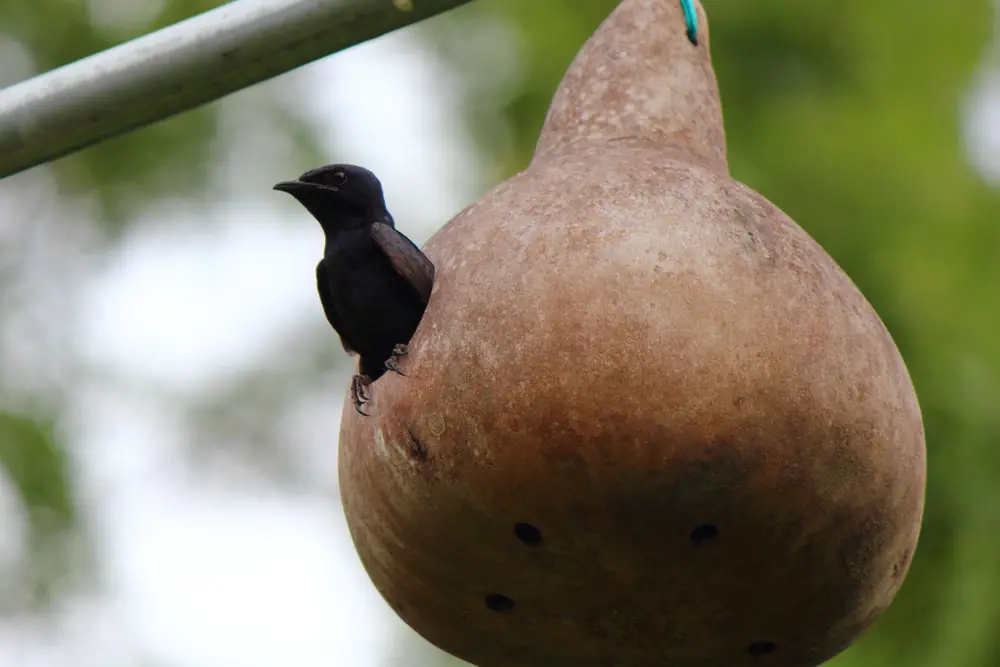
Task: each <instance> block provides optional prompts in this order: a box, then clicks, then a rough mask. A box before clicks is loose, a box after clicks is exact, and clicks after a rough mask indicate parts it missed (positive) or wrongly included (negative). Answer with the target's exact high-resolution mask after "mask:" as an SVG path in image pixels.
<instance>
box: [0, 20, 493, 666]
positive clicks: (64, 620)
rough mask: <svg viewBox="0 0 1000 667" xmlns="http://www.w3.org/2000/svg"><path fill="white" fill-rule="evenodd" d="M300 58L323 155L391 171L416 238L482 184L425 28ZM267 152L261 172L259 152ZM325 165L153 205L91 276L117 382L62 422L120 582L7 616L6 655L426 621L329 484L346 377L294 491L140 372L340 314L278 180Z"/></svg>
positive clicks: (224, 369) (104, 559)
mask: <svg viewBox="0 0 1000 667" xmlns="http://www.w3.org/2000/svg"><path fill="white" fill-rule="evenodd" d="M289 76H292V77H298V78H299V79H300V80H299V81H297V82H296V83H298V84H299V85H300V89H302V88H304V87H306V86H308V88H309V90H310V91H311V92H310V94H309V95H308V96H303V98H302V102H303V103H304V104H307V105H308V110H307V111H308V113H309V114H310V115H311V116H312V117H313V118H314V119H315V120H316V121H317V123H316V124H317V126H318V127H320V128H321V130H325V131H324V132H323V134H322V135H321V136H323V135H325V136H324V139H323V141H324V144H325V146H326V147H327V149H326V150H324V151H323V153H324V155H329V157H330V161H349V162H356V163H360V164H364V165H365V166H368V167H370V168H372V169H373V170H374V171H375V172H376V173H377V174H379V176H380V178H381V179H382V181H383V184H384V186H385V189H386V193H387V200H388V204H389V207H390V210H393V211H396V212H397V222H398V224H399V225H400V227H401V228H402V229H403V230H404V231H405V232H406V233H407V234H408V235H409V236H411V238H413V239H414V240H415V241H417V242H418V243H422V242H423V241H424V240H425V239H426V238H427V237H428V236H429V235H430V234H431V233H432V232H433V231H434V229H436V228H437V227H438V226H440V225H441V224H443V223H444V222H445V221H447V220H448V219H449V218H450V217H451V216H452V215H454V213H456V212H457V211H458V210H460V209H461V208H462V207H463V206H464V205H465V204H467V203H469V200H470V199H471V197H472V196H473V195H472V194H471V193H470V192H468V191H462V188H461V187H460V185H461V184H462V183H469V182H471V180H470V179H474V176H475V174H476V173H477V164H476V162H475V159H474V157H473V155H472V153H471V151H470V150H468V149H467V148H466V147H464V146H462V145H461V144H460V143H459V142H458V140H457V139H456V138H455V136H454V135H455V133H454V127H455V126H456V125H458V124H460V122H461V121H460V119H459V118H458V117H457V116H456V114H455V108H454V107H453V106H452V105H451V104H450V103H449V100H451V99H453V97H452V96H451V93H450V89H449V88H448V87H447V85H446V84H447V81H448V77H447V75H446V72H443V71H441V70H440V68H439V67H438V65H437V64H436V63H435V62H434V61H433V60H432V59H431V58H430V57H429V56H428V55H426V54H425V53H424V52H423V51H422V50H421V47H420V44H419V42H417V41H416V40H415V38H414V37H413V35H412V34H408V33H407V32H401V33H395V34H393V35H390V36H387V37H386V38H383V39H380V40H377V41H376V42H371V43H368V44H365V45H362V46H360V47H357V48H354V49H351V50H349V51H347V52H344V53H342V54H339V55H337V56H335V57H332V58H328V59H326V60H324V61H322V62H319V63H316V64H313V65H310V66H308V67H306V68H304V69H303V70H300V71H299V72H296V73H294V74H291V75H289ZM265 85H266V84H265ZM334 131H335V132H336V143H335V142H334V137H333V134H334ZM334 145H336V146H337V148H338V149H339V150H338V151H337V154H336V155H334V153H333V150H334ZM255 161H256V162H258V164H257V165H255V166H254V167H253V168H252V169H250V170H248V171H249V173H251V174H261V173H265V172H266V169H261V166H260V164H259V162H260V158H259V157H258V159H257V160H255ZM313 166H315V165H300V167H301V169H299V170H298V171H295V172H294V173H288V174H278V175H274V174H270V176H272V177H273V180H268V181H266V182H261V184H260V188H259V190H260V196H259V197H258V198H256V199H251V200H247V199H245V198H242V199H241V200H239V201H224V202H220V203H219V204H218V206H217V208H216V209H215V210H209V211H205V210H204V209H201V208H192V209H191V210H176V208H175V210H172V211H171V212H170V215H169V217H163V216H164V214H163V211H156V212H152V213H150V214H149V215H150V219H149V220H146V221H145V223H146V224H143V225H139V226H137V228H136V229H137V231H136V232H135V233H134V234H132V235H131V236H130V237H128V238H126V239H125V240H124V242H123V244H122V245H121V247H120V248H119V249H117V250H116V251H115V253H114V254H113V258H112V261H111V262H109V263H108V265H107V267H106V270H104V271H102V272H100V273H98V274H97V275H94V276H91V279H90V282H89V284H87V285H86V286H85V288H84V290H83V291H84V298H83V300H82V301H81V302H80V303H78V304H77V307H78V308H79V311H78V313H77V318H76V319H77V321H78V323H79V330H78V331H77V332H76V333H75V335H74V336H72V338H73V339H75V340H77V341H79V344H80V346H81V349H80V350H79V352H80V354H81V356H82V358H83V359H84V361H85V363H87V364H89V365H90V366H91V367H94V368H100V369H102V370H104V371H110V373H109V375H110V376H111V377H114V378H116V383H115V384H111V383H110V382H108V383H104V384H102V383H95V384H94V385H93V386H90V387H87V388H85V389H84V390H82V391H80V392H79V393H78V394H77V397H76V399H77V404H76V405H75V406H74V407H73V410H71V412H72V417H71V420H70V421H71V424H72V428H71V429H68V430H69V431H70V432H71V433H73V434H74V436H75V437H76V439H77V442H76V443H74V451H75V452H76V453H77V455H78V462H79V464H80V466H81V470H80V474H81V477H82V479H81V480H80V483H81V488H82V495H83V497H84V502H85V504H86V506H87V511H88V512H89V516H90V518H91V520H92V523H93V526H94V531H95V533H96V539H97V550H98V562H99V564H100V567H101V573H100V574H101V576H102V577H103V579H104V581H105V582H106V584H107V586H106V589H107V590H104V591H100V592H99V594H98V595H96V596H93V597H84V598H80V599H74V600H71V601H69V602H68V603H66V604H65V605H63V606H62V607H61V608H60V610H59V612H58V614H57V615H56V617H55V620H54V621H50V622H42V621H39V620H37V619H25V620H18V621H11V620H9V619H4V620H3V621H2V622H0V665H4V666H6V665H11V666H14V665H17V666H18V667H91V666H93V667H117V666H118V665H122V666H124V665H129V666H132V665H139V664H152V665H163V666H165V667H288V666H294V667H319V666H324V667H328V666H331V665H344V666H350V667H369V666H371V667H375V666H378V665H383V666H384V665H385V660H386V658H387V656H388V655H389V653H390V652H391V650H392V646H391V644H392V642H393V641H396V640H398V639H399V638H400V637H406V636H407V635H408V634H410V635H411V640H412V633H411V632H410V631H409V630H408V628H406V626H405V625H403V624H402V622H401V621H399V620H398V619H397V618H396V617H395V615H394V614H392V612H391V610H390V609H389V608H388V606H387V605H385V603H384V602H383V601H382V599H381V598H380V597H379V595H378V593H377V592H376V591H375V590H374V588H373V587H372V585H371V584H370V582H369V581H368V579H367V577H366V575H365V574H364V571H363V570H362V568H361V565H360V562H359V561H358V558H357V556H356V554H355V552H354V549H353V547H352V545H351V542H350V537H349V536H348V534H347V530H346V525H345V523H344V518H343V515H342V512H341V508H340V505H339V499H338V498H337V495H336V441H337V433H338V431H339V413H340V404H341V403H340V401H341V396H339V395H333V396H327V397H324V400H323V401H319V400H315V401H312V403H311V404H307V405H305V406H303V409H302V410H299V411H298V414H297V415H293V416H292V418H291V419H292V421H293V422H295V423H292V424H290V425H289V429H288V430H289V434H290V435H289V438H290V440H293V442H289V447H291V448H292V449H293V450H294V451H295V455H296V456H297V457H299V458H301V461H302V465H303V466H305V467H308V468H309V469H310V472H311V474H312V475H313V476H314V477H319V478H320V480H319V481H320V482H324V481H325V482H326V485H325V486H326V491H325V492H322V493H321V492H305V493H301V494H298V495H296V494H294V493H288V492H277V491H269V490H266V489H265V488H262V487H260V486H254V485H246V486H245V487H242V488H241V487H240V486H239V485H238V484H232V483H220V482H219V481H218V480H213V479H212V478H207V479H206V478H205V477H204V476H202V475H198V474H195V472H196V471H192V470H190V465H191V464H190V461H189V460H187V459H186V457H185V455H184V453H183V452H182V451H178V450H179V449H180V448H179V447H178V446H177V443H178V442H181V441H184V439H185V438H186V437H187V434H186V433H185V432H184V428H185V427H184V421H183V415H182V414H175V413H171V411H170V410H169V408H167V407H165V405H164V404H163V403H161V402H158V401H156V400H154V399H152V398H150V397H149V396H146V395H145V394H143V393H142V392H134V391H129V390H128V389H127V387H130V386H142V387H152V388H154V389H157V390H161V391H167V392H170V393H171V394H175V395H192V394H193V395H195V396H197V395H199V394H202V393H206V392H209V391H211V389H212V388H213V387H217V386H218V385H220V384H224V383H225V382H226V381H227V380H229V379H231V378H233V377H235V376H238V375H239V374H240V373H241V372H244V371H246V370H248V369H251V368H253V367H254V366H256V365H257V364H258V361H259V360H260V359H261V358H262V357H264V356H265V355H269V356H271V357H278V358H280V355H281V352H282V351H281V349H280V345H281V344H282V343H283V342H284V341H286V340H287V337H288V336H289V335H290V334H291V333H293V332H295V331H297V330H301V329H303V327H306V326H309V325H316V323H317V322H318V323H321V324H322V326H326V325H325V322H324V321H323V320H322V318H323V315H322V311H321V309H320V306H319V303H318V301H317V297H316V295H315V288H314V281H315V278H314V274H313V271H314V267H315V264H316V261H317V260H318V259H319V257H320V254H321V248H322V233H321V231H320V229H319V226H318V225H316V224H314V223H313V222H312V220H311V218H309V217H308V214H306V212H305V211H304V210H303V209H301V208H300V207H299V206H298V205H297V204H295V203H294V202H293V201H292V200H291V199H290V198H287V197H285V196H283V195H280V194H279V193H273V192H272V191H271V190H270V186H271V184H272V182H274V181H276V180H279V179H281V178H290V177H294V176H297V175H298V173H300V171H304V170H305V169H306V168H310V167H313ZM228 168H229V169H232V170H239V169H240V165H239V164H231V165H229V167H228ZM244 173H246V172H244ZM399 212H406V214H405V215H406V216H407V217H403V216H401V215H400V213H399ZM155 216H159V217H155ZM279 216H282V217H284V223H283V224H282V223H279V222H278V220H279V219H281V218H279ZM287 216H295V217H296V218H297V219H298V220H300V221H301V223H300V224H299V223H296V224H288V219H287ZM206 218H207V219H206ZM248 294H251V295H253V298H240V297H239V295H244V297H245V295H248ZM310 320H313V322H310ZM331 344H335V338H334V337H333V336H332V333H331ZM343 381H344V382H343V384H344V385H346V377H345V378H343ZM123 386H124V387H126V388H123ZM319 486H322V485H319ZM331 489H332V491H331ZM12 503H13V501H12V498H6V499H4V498H2V497H0V514H3V521H2V523H4V524H5V525H10V524H8V523H7V520H8V518H9V519H10V520H16V513H13V512H11V511H3V509H4V506H6V508H7V509H8V510H9V509H11V508H12ZM4 548H7V549H11V548H15V547H12V546H11V545H9V544H8V545H7V546H6V547H5V546H4V544H3V543H2V541H0V556H2V551H3V549H4Z"/></svg>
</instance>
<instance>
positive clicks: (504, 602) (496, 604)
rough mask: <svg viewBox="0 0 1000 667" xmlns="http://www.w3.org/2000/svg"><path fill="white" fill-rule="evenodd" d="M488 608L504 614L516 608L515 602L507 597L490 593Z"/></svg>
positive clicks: (487, 598)
mask: <svg viewBox="0 0 1000 667" xmlns="http://www.w3.org/2000/svg"><path fill="white" fill-rule="evenodd" d="M486 606H487V608H489V609H490V610H492V611H495V612H499V613H501V614H502V613H504V612H508V611H510V610H511V609H513V608H514V601H513V600H511V599H510V598H509V597H507V596H506V595H500V594H499V593H490V594H489V595H487V596H486Z"/></svg>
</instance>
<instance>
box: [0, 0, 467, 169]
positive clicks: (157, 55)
mask: <svg viewBox="0 0 1000 667" xmlns="http://www.w3.org/2000/svg"><path fill="white" fill-rule="evenodd" d="M468 1H469V0H236V1H235V2H230V3H228V4H226V5H223V6H222V7H218V8H217V9H213V10H210V11H207V12H205V13H203V14H199V15H198V16H195V17H192V18H190V19H188V20H186V21H182V22H180V23H177V24H174V25H172V26H169V27H167V28H164V29H162V30H158V31H156V32H153V33H150V34H148V35H145V36H144V37H140V38H138V39H134V40H132V41H130V42H126V43H124V44H121V45H119V46H116V47H114V48H111V49H108V50H106V51H102V52H100V53H97V54H95V55H93V56H90V57H88V58H84V59H82V60H79V61H77V62H75V63H71V64H69V65H66V66H64V67H60V68H58V69H55V70H52V71H51V72H47V73H45V74H41V75H39V76H36V77H33V78H31V79H27V80H25V81H22V82H20V83H17V84H14V85H12V86H9V87H7V88H4V89H2V90H0V178H3V177H4V176H9V175H10V174H14V173H17V172H19V171H23V170H25V169H28V168H29V167H33V166H35V165H37V164H41V163H43V162H47V161H49V160H52V159H55V158H57V157H60V156H63V155H66V154H68V153H72V152H74V151H77V150H80V149H81V148H85V147H87V146H90V145H92V144H95V143H97V142H99V141H103V140H104V139H108V138H110V137H113V136H116V135H119V134H123V133H125V132H128V131H130V130H134V129H136V128H138V127H142V126H143V125H148V124H150V123H153V122H156V121H158V120H162V119H164V118H168V117H169V116H172V115H174V114H176V113H180V112H182V111H186V110H188V109H191V108H194V107H197V106H199V105H202V104H205V103H206V102H211V101H212V100H216V99H218V98H220V97H223V96H224V95H228V94H229V93H232V92H235V91H237V90H240V89H242V88H246V87H247V86H250V85H253V84H255V83H258V82H260V81H264V80H266V79H269V78H271V77H273V76H277V75H278V74H282V73H284V72H287V71H289V70H291V69H294V68H296V67H298V66H300V65H304V64H306V63H308V62H311V61H313V60H316V59H318V58H322V57H323V56H326V55H329V54H331V53H334V52H335V51H340V50H342V49H345V48H348V47H350V46H354V45H355V44H359V43H361V42H363V41H366V40H369V39H372V38H374V37H378V36H379V35H383V34H385V33H387V32H390V31H392V30H395V29H397V28H400V27H403V26H405V25H409V24H411V23H415V22H417V21H420V20H422V19H425V18H428V17H430V16H433V15H435V14H439V13H441V12H443V11H446V10H448V9H451V8H453V7H456V6H458V5H461V4H464V3H466V2H468Z"/></svg>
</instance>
